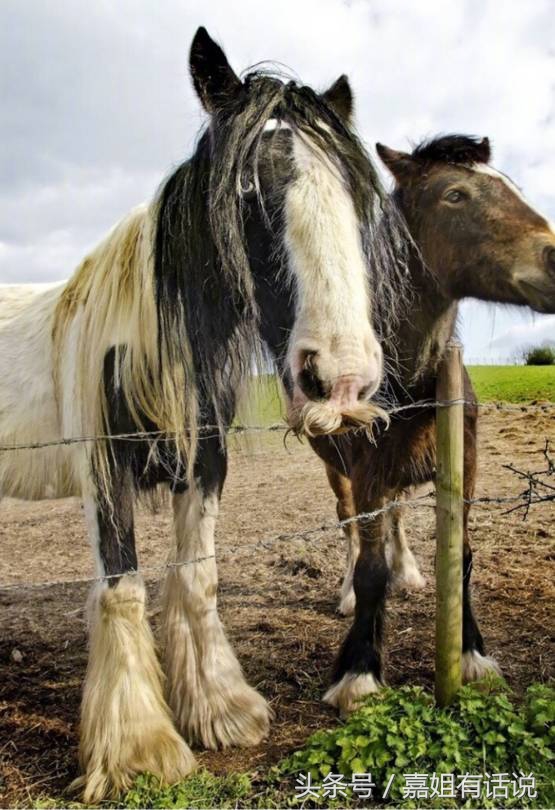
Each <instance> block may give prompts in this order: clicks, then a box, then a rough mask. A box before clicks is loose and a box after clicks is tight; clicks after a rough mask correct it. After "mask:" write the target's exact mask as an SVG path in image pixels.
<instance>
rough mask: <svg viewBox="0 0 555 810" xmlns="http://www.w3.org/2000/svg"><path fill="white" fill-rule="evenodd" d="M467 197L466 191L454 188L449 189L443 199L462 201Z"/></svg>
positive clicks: (453, 201) (454, 201)
mask: <svg viewBox="0 0 555 810" xmlns="http://www.w3.org/2000/svg"><path fill="white" fill-rule="evenodd" d="M465 197H466V194H465V193H464V191H459V189H456V188H454V189H452V190H451V191H448V192H447V194H446V195H445V196H444V198H443V199H444V200H447V202H450V203H460V202H462V201H463V200H464V198H465Z"/></svg>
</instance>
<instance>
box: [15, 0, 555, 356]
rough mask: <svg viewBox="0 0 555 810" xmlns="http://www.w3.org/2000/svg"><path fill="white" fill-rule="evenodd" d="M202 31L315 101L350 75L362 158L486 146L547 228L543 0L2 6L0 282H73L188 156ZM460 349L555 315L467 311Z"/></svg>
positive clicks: (552, 196) (58, 1) (478, 352)
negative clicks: (469, 137) (482, 140)
mask: <svg viewBox="0 0 555 810" xmlns="http://www.w3.org/2000/svg"><path fill="white" fill-rule="evenodd" d="M198 25H205V26H206V27H207V28H208V30H209V32H210V33H211V34H212V36H214V37H215V38H216V39H218V40H219V41H220V42H221V43H222V44H223V45H224V47H225V50H226V52H227V54H228V57H229V58H230V60H231V62H232V64H233V65H234V67H235V68H236V70H238V71H239V70H242V69H244V68H245V67H247V66H248V65H252V64H254V63H257V62H260V61H262V60H268V59H271V60H275V61H278V62H281V63H284V64H285V65H287V66H288V67H289V68H291V69H293V70H294V71H295V73H296V74H298V76H299V77H301V78H302V79H303V80H304V81H305V82H307V83H309V84H312V85H314V86H316V87H319V88H325V87H326V86H327V85H328V84H330V83H331V82H332V81H333V80H334V79H335V78H336V77H337V76H338V75H339V74H340V73H343V72H346V73H348V75H349V77H350V79H351V81H352V84H353V87H354V89H355V93H356V98H357V120H358V126H359V129H360V131H361V133H362V135H363V137H364V139H365V140H366V142H367V143H368V144H369V145H371V144H373V143H374V141H376V140H380V141H383V142H385V143H387V144H389V145H391V146H394V147H397V148H403V147H408V146H409V145H410V143H411V142H415V141H418V140H419V139H420V138H422V137H425V136H429V135H432V134H434V133H437V132H450V131H460V132H469V133H476V134H479V135H486V134H487V135H488V136H490V138H491V139H492V141H493V145H494V150H495V158H494V163H495V165H496V166H497V167H498V168H500V169H502V170H503V171H505V172H507V173H508V174H509V175H511V177H513V178H514V179H515V181H516V182H517V183H518V184H519V185H520V186H521V187H522V188H523V189H524V191H525V193H526V195H527V197H528V198H529V199H530V201H531V202H532V203H533V204H534V206H535V207H537V208H538V209H539V210H541V211H542V212H543V213H544V214H545V215H546V216H548V217H550V218H552V219H554V220H555V182H554V181H555V146H554V145H555V8H554V4H553V2H552V0H527V2H521V0H504V2H499V1H498V0H426V2H422V1H421V0H279V2H273V3H269V2H265V0H234V1H233V2H229V1H228V0H164V2H159V0H94V2H89V1H88V0H87V1H86V0H1V1H0V84H1V85H2V97H1V98H2V104H1V107H0V119H1V121H2V123H1V133H2V149H1V152H0V172H1V182H0V282H23V281H50V280H57V279H63V278H67V277H68V276H69V275H70V274H71V272H72V270H73V268H74V267H75V265H76V264H77V263H78V261H79V260H80V259H81V257H82V256H83V254H84V253H85V251H86V250H88V249H89V248H90V247H92V246H93V245H94V244H95V242H97V241H98V239H99V238H100V237H102V235H103V234H104V233H105V232H106V230H107V229H108V228H110V227H111V225H112V224H113V223H114V222H115V221H116V220H117V219H118V218H119V217H120V216H121V215H123V214H124V213H125V212H126V211H127V210H128V209H129V208H131V207H132V206H133V205H136V204H137V203H138V202H140V201H141V200H143V199H146V198H148V197H150V196H152V194H153V193H154V191H155V189H156V187H157V186H158V184H159V182H160V180H161V179H162V178H163V176H164V175H165V174H166V173H167V172H168V170H169V169H170V168H171V167H172V165H174V164H176V163H177V162H179V161H181V160H182V159H183V158H184V157H186V156H187V155H188V154H189V153H190V151H191V149H192V147H193V145H194V141H195V136H196V133H197V132H198V129H199V127H200V126H201V124H202V120H203V116H202V113H201V111H200V107H199V104H198V102H197V100H196V98H195V96H194V94H193V92H192V90H191V87H190V84H189V80H188V76H187V52H188V48H189V44H190V41H191V38H192V36H193V34H194V32H195V30H196V28H197V26H198ZM463 339H464V342H465V347H466V354H467V358H478V359H480V358H483V359H492V358H501V357H508V356H510V355H511V354H512V352H513V351H514V350H515V348H516V347H517V346H519V345H521V344H523V343H527V342H529V341H534V342H537V341H541V340H545V339H555V316H539V315H536V316H532V315H530V314H529V313H526V312H523V311H521V310H515V309H508V308H501V307H492V306H485V305H483V304H478V303H477V302H475V301H469V302H466V303H465V305H464V315H463Z"/></svg>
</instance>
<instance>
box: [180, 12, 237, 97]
mask: <svg viewBox="0 0 555 810" xmlns="http://www.w3.org/2000/svg"><path fill="white" fill-rule="evenodd" d="M189 69H190V71H191V78H192V79H193V84H194V86H195V90H196V92H197V95H198V97H199V98H200V100H201V102H202V105H203V107H204V109H205V110H207V111H208V112H214V111H215V110H217V109H219V108H221V107H223V106H225V104H226V102H228V101H230V100H231V99H233V98H235V97H236V96H237V94H239V93H242V92H244V88H243V85H242V84H241V81H240V79H239V78H238V77H237V75H236V74H235V72H234V70H233V69H232V68H231V66H230V64H229V62H228V61H227V58H226V55H225V53H224V52H223V51H222V49H221V48H220V46H219V45H218V44H217V43H216V42H214V40H213V39H212V37H211V36H210V35H209V34H208V31H207V30H206V28H203V27H202V26H201V27H200V28H199V29H198V31H197V33H196V34H195V36H194V38H193V42H192V44H191V51H190V54H189Z"/></svg>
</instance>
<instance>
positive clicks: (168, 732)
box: [71, 720, 197, 804]
mask: <svg viewBox="0 0 555 810" xmlns="http://www.w3.org/2000/svg"><path fill="white" fill-rule="evenodd" d="M118 747H119V750H114V751H110V750H109V748H108V749H103V750H96V751H94V752H85V751H83V750H82V751H81V761H82V767H83V770H84V773H83V774H82V776H79V777H78V778H77V779H76V780H75V781H74V782H73V783H72V785H71V789H72V790H78V791H80V792H82V799H83V802H84V803H85V804H97V803H98V802H100V801H102V800H104V799H117V798H118V796H120V795H121V794H122V793H124V792H125V791H127V790H129V788H130V787H131V785H132V784H133V781H134V779H135V777H136V776H138V775H139V774H141V773H145V772H148V773H151V774H154V776H156V777H158V778H159V779H160V782H161V783H163V784H165V785H173V784H175V783H176V782H180V781H181V780H182V779H184V778H185V777H186V776H187V775H188V774H190V773H191V772H192V771H194V770H195V768H196V767H197V763H196V761H195V758H194V756H193V753H192V751H191V750H190V748H189V746H188V745H187V743H186V742H185V741H184V740H183V739H182V738H181V737H180V736H179V734H178V733H177V731H176V730H175V729H174V728H173V726H172V725H171V723H170V722H169V720H168V722H167V725H166V724H164V727H161V728H159V729H157V730H154V729H150V730H148V731H147V730H145V731H144V732H141V733H139V734H134V733H133V730H132V729H127V734H126V735H125V737H124V739H123V740H122V741H121V744H120V745H119V746H118ZM88 755H89V756H88ZM87 756H88V758H87Z"/></svg>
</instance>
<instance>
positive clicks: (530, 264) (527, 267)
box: [472, 163, 555, 284]
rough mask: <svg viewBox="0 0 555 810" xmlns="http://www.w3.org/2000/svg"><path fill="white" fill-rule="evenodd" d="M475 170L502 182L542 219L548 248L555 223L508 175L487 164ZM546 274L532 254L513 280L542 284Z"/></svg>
mask: <svg viewBox="0 0 555 810" xmlns="http://www.w3.org/2000/svg"><path fill="white" fill-rule="evenodd" d="M472 168H473V170H474V171H475V172H477V173H478V174H486V175H488V176H489V177H495V178H496V179H497V180H500V181H501V182H502V183H503V184H504V185H505V186H506V187H507V188H508V189H509V190H510V191H511V192H512V194H514V195H515V197H517V198H518V199H519V200H520V201H521V202H522V203H523V204H524V205H525V206H526V207H527V208H528V209H529V210H530V212H531V213H533V214H536V216H538V217H539V218H540V219H542V220H543V221H544V223H545V231H544V232H543V234H542V233H541V232H539V233H538V236H545V237H547V239H546V243H545V244H546V246H547V245H548V243H549V242H551V234H553V235H555V223H554V222H551V221H550V220H548V219H546V218H545V217H544V215H543V214H541V213H540V212H539V211H538V210H537V209H536V208H534V207H533V206H532V205H530V203H529V202H528V200H527V199H526V197H525V196H524V194H523V193H522V191H521V190H520V189H519V187H518V186H517V185H515V183H513V181H512V180H511V178H510V177H507V175H506V174H503V172H500V171H498V170H497V169H494V168H493V167H492V166H489V165H488V164H487V163H476V164H475V165H474V166H473V167H472ZM544 274H545V268H544V267H543V265H542V264H541V263H538V262H537V260H536V257H535V256H534V255H533V254H531V258H530V261H527V262H525V263H523V264H517V265H516V266H515V267H514V270H513V280H514V281H516V282H518V281H525V282H528V283H532V284H533V283H535V282H538V283H540V284H541V283H542V281H543V277H544Z"/></svg>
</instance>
